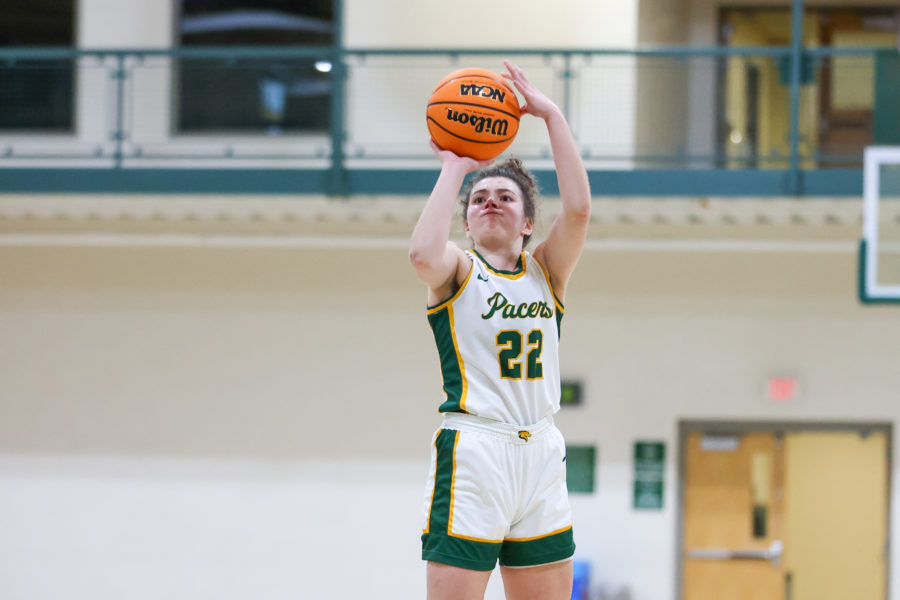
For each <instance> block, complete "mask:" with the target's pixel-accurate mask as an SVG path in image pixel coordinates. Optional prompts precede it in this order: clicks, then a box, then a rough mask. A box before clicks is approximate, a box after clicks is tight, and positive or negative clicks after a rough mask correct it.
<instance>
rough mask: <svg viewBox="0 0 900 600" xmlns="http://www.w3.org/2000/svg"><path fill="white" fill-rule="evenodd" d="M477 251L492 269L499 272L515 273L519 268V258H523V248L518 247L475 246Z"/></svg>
mask: <svg viewBox="0 0 900 600" xmlns="http://www.w3.org/2000/svg"><path fill="white" fill-rule="evenodd" d="M475 251H476V252H478V254H480V255H481V257H482V258H483V259H484V260H485V261H487V263H488V264H489V265H491V267H493V268H494V269H497V270H498V271H515V270H516V269H518V268H519V257H520V256H522V246H521V245H519V246H518V247H515V248H512V247H506V248H503V247H496V248H495V247H491V246H482V245H481V244H477V243H476V244H475Z"/></svg>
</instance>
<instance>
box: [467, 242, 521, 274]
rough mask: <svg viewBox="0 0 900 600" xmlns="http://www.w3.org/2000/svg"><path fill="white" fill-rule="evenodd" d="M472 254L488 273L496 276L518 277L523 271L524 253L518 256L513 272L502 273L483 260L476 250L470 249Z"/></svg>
mask: <svg viewBox="0 0 900 600" xmlns="http://www.w3.org/2000/svg"><path fill="white" fill-rule="evenodd" d="M472 252H473V253H474V254H475V256H477V257H478V258H479V259H480V260H481V262H483V263H484V266H485V267H487V269H488V271H490V272H491V273H496V274H497V275H518V274H520V273H522V272H523V271H525V252H522V253H521V254H520V255H519V260H518V262H517V263H516V270H515V271H503V270H501V269H495V268H494V267H492V266H491V264H490V263H489V262H488V261H486V260H485V258H484V257H483V256H482V255H481V254H479V253H478V250H476V249H475V248H472Z"/></svg>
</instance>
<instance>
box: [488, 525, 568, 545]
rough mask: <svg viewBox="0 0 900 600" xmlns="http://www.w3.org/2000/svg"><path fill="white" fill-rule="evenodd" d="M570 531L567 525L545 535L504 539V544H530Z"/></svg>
mask: <svg viewBox="0 0 900 600" xmlns="http://www.w3.org/2000/svg"><path fill="white" fill-rule="evenodd" d="M570 529H572V526H571V525H567V526H566V527H563V528H562V529H557V530H556V531H551V532H550V533H545V534H544V535H536V536H534V537H524V538H504V539H503V541H504V542H530V541H532V540H539V539H542V538H546V537H550V536H551V535H556V534H557V533H562V532H563V531H568V530H570Z"/></svg>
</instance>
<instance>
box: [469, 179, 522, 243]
mask: <svg viewBox="0 0 900 600" xmlns="http://www.w3.org/2000/svg"><path fill="white" fill-rule="evenodd" d="M533 228H534V223H533V221H532V220H531V219H528V218H526V217H525V204H524V195H523V194H522V190H521V189H520V188H519V185H518V184H517V183H516V182H515V181H513V180H512V179H508V178H506V177H485V178H484V179H482V180H481V181H479V182H478V183H476V184H475V186H474V187H473V188H472V193H471V195H470V196H469V208H468V209H467V211H466V233H467V234H468V235H469V237H471V238H472V239H473V240H475V242H476V243H488V242H495V243H496V242H501V243H503V242H508V243H512V242H513V241H515V240H520V239H521V238H522V236H524V235H528V234H530V233H531V231H532V229H533Z"/></svg>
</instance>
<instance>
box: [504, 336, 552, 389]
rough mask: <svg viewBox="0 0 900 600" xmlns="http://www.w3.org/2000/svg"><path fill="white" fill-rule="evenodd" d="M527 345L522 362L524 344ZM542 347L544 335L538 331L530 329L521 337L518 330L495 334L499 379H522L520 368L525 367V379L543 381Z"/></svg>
mask: <svg viewBox="0 0 900 600" xmlns="http://www.w3.org/2000/svg"><path fill="white" fill-rule="evenodd" d="M525 342H527V343H528V348H527V353H526V355H525V359H524V361H523V360H522V354H523V351H526V349H525V348H523V346H524V343H525ZM543 346H544V334H543V332H541V330H540V329H532V330H531V331H529V332H528V335H527V336H523V335H522V332H521V331H519V330H518V329H504V330H503V331H501V332H500V333H498V334H497V347H498V348H500V352H499V353H498V354H497V361H498V362H499V363H500V378H501V379H523V373H522V367H523V362H524V366H525V377H527V379H543V377H544V365H542V364H541V351H542V350H543Z"/></svg>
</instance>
